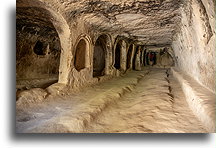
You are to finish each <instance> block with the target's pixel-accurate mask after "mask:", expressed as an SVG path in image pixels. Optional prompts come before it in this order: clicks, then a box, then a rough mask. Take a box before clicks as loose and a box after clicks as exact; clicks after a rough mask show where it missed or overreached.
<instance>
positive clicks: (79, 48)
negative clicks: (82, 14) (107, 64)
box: [74, 35, 90, 72]
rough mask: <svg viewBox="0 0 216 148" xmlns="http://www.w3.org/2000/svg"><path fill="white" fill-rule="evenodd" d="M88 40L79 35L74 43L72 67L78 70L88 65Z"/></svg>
mask: <svg viewBox="0 0 216 148" xmlns="http://www.w3.org/2000/svg"><path fill="white" fill-rule="evenodd" d="M89 44H90V41H89V39H88V38H87V36H85V35H81V37H80V38H79V39H78V42H77V43H76V45H75V53H74V67H75V69H76V70H77V71H78V72H80V71H81V70H82V69H85V68H89V67H90V58H89V52H90V46H89Z"/></svg>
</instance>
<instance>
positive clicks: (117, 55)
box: [114, 42, 121, 69]
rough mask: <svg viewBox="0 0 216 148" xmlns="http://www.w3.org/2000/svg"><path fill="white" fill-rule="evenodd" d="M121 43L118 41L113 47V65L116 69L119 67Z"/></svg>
mask: <svg viewBox="0 0 216 148" xmlns="http://www.w3.org/2000/svg"><path fill="white" fill-rule="evenodd" d="M120 58H121V43H120V42H118V43H117V45H116V49H115V64H114V67H115V68H116V69H120V67H121V64H120V62H121V59H120Z"/></svg>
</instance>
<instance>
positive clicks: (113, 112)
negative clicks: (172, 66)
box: [16, 68, 207, 133]
mask: <svg viewBox="0 0 216 148" xmlns="http://www.w3.org/2000/svg"><path fill="white" fill-rule="evenodd" d="M16 130H17V132H18V133H68V132H72V133H73V132H75V133H79V132H85V133H86V132H87V133H205V132H207V131H206V130H205V129H204V127H203V125H202V124H201V122H200V121H199V120H198V119H197V118H196V117H195V116H194V115H193V113H192V111H191V110H190V109H189V106H188V104H187V102H186V100H185V96H184V94H183V92H182V90H181V87H180V85H179V84H178V82H177V80H175V79H174V78H173V76H172V75H171V74H170V70H169V69H160V68H148V69H147V68H146V69H143V70H142V71H131V72H128V73H127V74H126V75H125V76H123V77H118V78H114V79H112V80H109V81H106V82H104V83H101V84H98V85H95V86H92V87H89V88H85V89H83V91H82V92H79V93H67V94H62V95H56V96H52V95H51V96H49V97H48V98H47V99H46V100H45V101H44V102H43V103H40V104H35V105H33V106H31V107H30V108H21V107H19V108H17V118H16Z"/></svg>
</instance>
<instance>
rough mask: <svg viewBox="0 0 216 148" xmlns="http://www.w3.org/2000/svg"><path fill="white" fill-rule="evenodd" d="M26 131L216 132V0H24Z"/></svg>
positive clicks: (21, 47)
mask: <svg viewBox="0 0 216 148" xmlns="http://www.w3.org/2000/svg"><path fill="white" fill-rule="evenodd" d="M16 6H17V9H16V132H17V133H214V132H215V0H17V4H16Z"/></svg>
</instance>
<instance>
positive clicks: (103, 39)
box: [93, 34, 112, 77]
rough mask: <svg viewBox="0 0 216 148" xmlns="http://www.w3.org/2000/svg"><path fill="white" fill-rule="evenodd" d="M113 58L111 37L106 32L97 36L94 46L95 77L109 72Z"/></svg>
mask: <svg viewBox="0 0 216 148" xmlns="http://www.w3.org/2000/svg"><path fill="white" fill-rule="evenodd" d="M111 58H112V51H111V40H110V37H109V36H108V35H106V34H102V35H100V36H99V37H98V38H97V40H96V42H95V46H94V52H93V77H98V76H103V75H105V74H109V67H110V61H111V60H112V59H111Z"/></svg>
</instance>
